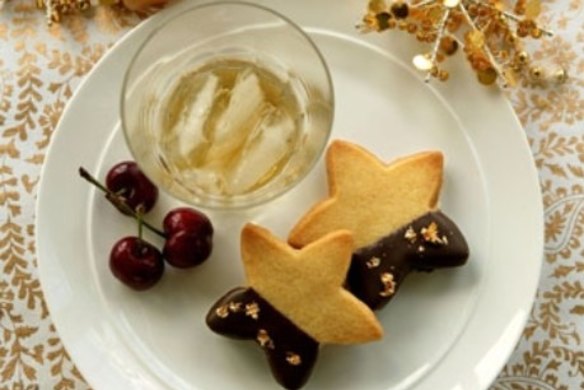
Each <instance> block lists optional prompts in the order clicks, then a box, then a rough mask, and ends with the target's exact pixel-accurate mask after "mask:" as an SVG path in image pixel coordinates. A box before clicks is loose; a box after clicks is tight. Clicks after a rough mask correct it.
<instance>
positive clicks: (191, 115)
mask: <svg viewBox="0 0 584 390" xmlns="http://www.w3.org/2000/svg"><path fill="white" fill-rule="evenodd" d="M218 88H219V78H218V77H217V76H215V75H214V74H213V73H210V74H208V75H207V76H206V80H205V81H204V83H203V86H202V87H201V89H200V90H198V92H197V96H196V98H195V99H194V100H193V101H194V103H193V104H192V105H191V106H190V107H185V109H184V111H183V112H182V113H181V117H180V119H179V120H178V122H177V123H176V124H175V126H174V129H173V133H174V134H176V136H177V138H176V140H175V142H176V145H177V147H178V151H179V153H180V155H181V156H182V157H184V158H186V157H188V156H189V155H190V154H191V153H192V152H193V151H194V150H195V149H196V148H197V147H198V146H200V145H201V144H202V143H204V142H206V141H207V138H206V137H205V133H204V131H203V130H204V128H205V122H206V121H207V118H208V117H209V114H210V112H211V109H212V107H213V102H214V101H215V96H216V95H217V90H218Z"/></svg>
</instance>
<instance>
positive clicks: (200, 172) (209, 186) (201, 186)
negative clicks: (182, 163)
mask: <svg viewBox="0 0 584 390" xmlns="http://www.w3.org/2000/svg"><path fill="white" fill-rule="evenodd" d="M182 180H183V183H184V184H185V186H186V187H188V188H193V189H197V190H199V191H203V192H206V193H207V194H212V195H219V194H222V193H224V192H225V177H224V176H223V175H222V174H221V173H218V172H215V171H211V170H209V169H204V168H201V169H191V170H189V171H186V172H183V175H182Z"/></svg>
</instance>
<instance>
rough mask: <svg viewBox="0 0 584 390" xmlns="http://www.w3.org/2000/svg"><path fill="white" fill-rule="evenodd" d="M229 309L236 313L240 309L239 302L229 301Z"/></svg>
mask: <svg viewBox="0 0 584 390" xmlns="http://www.w3.org/2000/svg"><path fill="white" fill-rule="evenodd" d="M229 311H231V312H232V313H238V312H240V311H241V302H229Z"/></svg>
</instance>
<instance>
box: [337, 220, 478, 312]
mask: <svg viewBox="0 0 584 390" xmlns="http://www.w3.org/2000/svg"><path fill="white" fill-rule="evenodd" d="M468 255H469V250H468V245H467V243H466V240H465V239H464V236H463V235H462V233H461V232H460V230H459V229H458V227H457V226H456V224H455V223H454V222H453V221H452V220H450V219H449V218H448V217H447V216H446V215H444V214H443V213H442V212H440V211H433V212H430V213H427V214H424V215H423V216H421V217H419V218H417V219H416V220H414V221H413V222H412V223H410V224H408V225H406V226H403V227H402V228H400V229H399V230H397V231H395V232H393V233H391V234H390V235H388V236H386V237H384V238H382V239H380V240H379V241H377V242H376V243H374V244H373V245H370V246H367V247H364V248H360V249H358V250H357V251H356V252H355V253H354V254H353V259H352V262H351V268H350V270H349V276H348V280H347V281H348V285H349V289H350V290H351V292H352V293H353V294H355V296H357V297H358V298H359V299H361V300H362V301H363V302H365V303H366V304H367V305H368V306H369V307H370V308H372V309H374V310H378V309H381V308H383V307H384V306H385V305H386V304H387V303H388V302H389V301H390V300H391V298H393V296H394V295H395V293H396V292H397V290H398V289H399V287H400V286H401V284H402V283H403V281H404V279H405V278H406V276H407V275H408V274H409V273H410V272H412V271H426V272H429V271H433V270H434V269H437V268H449V267H458V266H461V265H463V264H465V263H466V260H467V259H468Z"/></svg>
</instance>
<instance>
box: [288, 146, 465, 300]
mask: <svg viewBox="0 0 584 390" xmlns="http://www.w3.org/2000/svg"><path fill="white" fill-rule="evenodd" d="M442 170H443V156H442V153H440V152H436V151H432V152H423V153H418V154H414V155H411V156H408V157H405V158H401V159H398V160H396V161H394V162H392V163H390V164H385V163H384V162H382V161H380V160H379V159H378V158H377V157H375V156H374V155H372V154H371V153H369V152H368V151H367V150H365V149H363V148H361V147H359V146H357V145H354V144H351V143H349V142H345V141H335V142H333V143H332V144H331V146H330V148H329V150H328V152H327V175H328V183H329V197H328V198H327V199H325V200H323V201H321V202H319V203H317V204H316V205H315V206H314V207H313V208H312V209H311V210H310V211H309V212H308V213H307V214H306V215H305V216H304V217H303V218H302V219H301V220H300V221H299V222H298V223H297V225H296V226H295V227H294V228H293V230H292V231H291V233H290V236H289V242H290V244H291V245H292V246H294V247H298V248H301V247H303V246H305V245H308V244H309V243H311V242H313V241H314V240H318V239H319V238H320V237H322V236H324V235H326V234H328V233H330V232H333V231H335V230H339V229H347V230H350V231H351V232H352V233H353V237H354V240H355V248H356V249H355V250H354V253H353V260H352V264H351V268H350V271H349V277H348V279H347V281H348V285H349V288H350V290H351V291H352V292H353V293H354V294H355V295H356V296H357V297H358V298H359V299H361V300H362V301H363V302H365V303H366V304H367V305H368V306H369V307H371V308H372V309H380V308H382V307H383V306H384V305H385V304H386V303H387V302H389V300H391V298H392V297H393V296H394V294H395V293H396V291H397V290H398V288H399V287H400V285H401V283H402V282H403V280H404V279H405V277H406V276H407V275H408V274H409V273H410V272H412V271H432V270H434V269H436V268H445V267H456V266H460V265H463V264H464V263H465V262H466V260H467V258H468V254H469V253H468V246H467V244H466V241H465V239H464V236H463V235H462V233H461V232H460V230H459V229H458V227H457V226H456V225H455V224H454V222H452V221H451V220H450V219H449V218H448V217H447V216H446V215H444V214H443V213H442V212H441V211H440V210H439V209H438V208H437V204H438V197H439V193H440V188H441V186H442Z"/></svg>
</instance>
